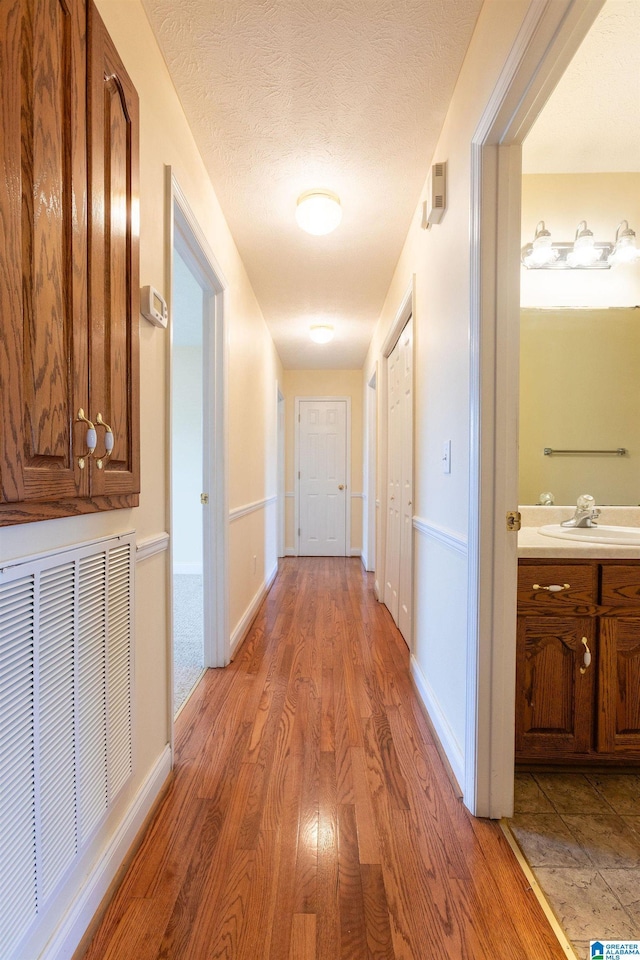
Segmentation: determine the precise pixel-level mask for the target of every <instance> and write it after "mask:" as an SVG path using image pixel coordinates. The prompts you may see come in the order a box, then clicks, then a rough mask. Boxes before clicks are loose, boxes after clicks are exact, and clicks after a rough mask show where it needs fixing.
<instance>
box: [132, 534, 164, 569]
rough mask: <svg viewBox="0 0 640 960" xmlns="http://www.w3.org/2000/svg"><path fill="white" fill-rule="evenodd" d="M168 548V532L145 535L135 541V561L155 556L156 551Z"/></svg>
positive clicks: (161, 551) (159, 551)
mask: <svg viewBox="0 0 640 960" xmlns="http://www.w3.org/2000/svg"><path fill="white" fill-rule="evenodd" d="M168 549H169V534H168V533H158V534H156V535H155V536H154V537H145V538H144V540H138V542H137V543H136V563H140V561H141V560H147V559H148V558H149V557H155V555H156V554H157V553H164V552H165V550H168Z"/></svg>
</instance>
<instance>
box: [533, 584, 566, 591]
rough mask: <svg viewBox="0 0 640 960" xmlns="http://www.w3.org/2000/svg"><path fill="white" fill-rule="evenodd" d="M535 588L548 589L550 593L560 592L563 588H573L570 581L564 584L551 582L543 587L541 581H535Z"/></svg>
mask: <svg viewBox="0 0 640 960" xmlns="http://www.w3.org/2000/svg"><path fill="white" fill-rule="evenodd" d="M533 589H534V590H548V591H549V593H560V591H561V590H570V589H571V584H570V583H563V584H560V583H551V584H549V586H548V587H541V586H540V584H539V583H534V584H533Z"/></svg>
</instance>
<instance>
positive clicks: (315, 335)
mask: <svg viewBox="0 0 640 960" xmlns="http://www.w3.org/2000/svg"><path fill="white" fill-rule="evenodd" d="M333 332H334V331H333V327H332V326H331V324H330V323H314V324H312V325H311V327H310V329H309V336H310V337H311V339H312V340H313V341H314V343H329V341H330V340H333Z"/></svg>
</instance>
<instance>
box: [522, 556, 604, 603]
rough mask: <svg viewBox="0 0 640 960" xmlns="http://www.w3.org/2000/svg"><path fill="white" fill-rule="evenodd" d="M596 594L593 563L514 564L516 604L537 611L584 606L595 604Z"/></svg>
mask: <svg viewBox="0 0 640 960" xmlns="http://www.w3.org/2000/svg"><path fill="white" fill-rule="evenodd" d="M554 588H559V589H554ZM597 593H598V577H597V566H596V564H591V563H581V564H569V563H559V564H546V563H545V564H542V563H540V564H537V563H532V564H528V563H522V562H520V563H519V564H518V602H519V603H525V604H527V605H531V604H535V605H536V607H538V609H539V610H543V609H547V608H548V609H549V610H552V609H555V610H558V609H559V608H561V607H571V606H573V607H577V606H582V607H584V605H585V604H587V605H593V604H595V603H596V602H597Z"/></svg>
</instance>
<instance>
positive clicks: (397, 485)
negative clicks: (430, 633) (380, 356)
mask: <svg viewBox="0 0 640 960" xmlns="http://www.w3.org/2000/svg"><path fill="white" fill-rule="evenodd" d="M401 351H402V346H401V343H400V340H399V341H398V343H397V344H396V345H395V347H394V348H393V351H392V353H391V356H390V357H389V358H388V360H387V397H388V409H387V436H388V438H389V440H388V456H387V546H386V561H385V565H384V574H385V585H384V602H385V604H386V605H387V607H388V608H389V610H390V611H391V616H392V617H393V619H394V621H395V623H397V622H398V609H399V600H398V595H399V590H400V586H399V580H400V516H401V510H400V507H401V495H402V390H401V383H400V380H401V377H400V371H401V367H402V362H401Z"/></svg>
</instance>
